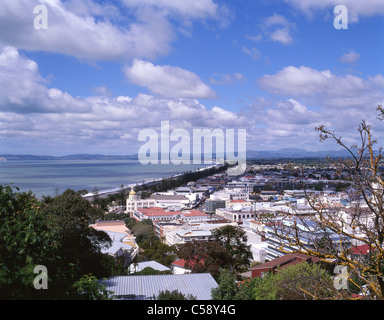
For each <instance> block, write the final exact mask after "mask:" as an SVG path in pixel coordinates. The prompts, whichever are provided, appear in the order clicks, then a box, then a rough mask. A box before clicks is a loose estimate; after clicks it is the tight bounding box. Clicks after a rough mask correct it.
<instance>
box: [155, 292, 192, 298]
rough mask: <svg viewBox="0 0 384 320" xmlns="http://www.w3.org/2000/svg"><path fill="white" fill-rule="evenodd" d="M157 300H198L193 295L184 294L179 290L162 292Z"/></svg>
mask: <svg viewBox="0 0 384 320" xmlns="http://www.w3.org/2000/svg"><path fill="white" fill-rule="evenodd" d="M156 300H196V297H195V296H193V295H191V294H187V295H185V294H183V293H181V292H180V291H178V290H173V291H169V290H165V291H160V293H159V295H158V296H157V297H156Z"/></svg>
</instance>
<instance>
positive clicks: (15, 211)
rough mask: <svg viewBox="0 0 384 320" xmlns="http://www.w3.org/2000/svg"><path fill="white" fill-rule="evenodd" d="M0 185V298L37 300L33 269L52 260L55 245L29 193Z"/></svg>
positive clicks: (40, 295)
mask: <svg viewBox="0 0 384 320" xmlns="http://www.w3.org/2000/svg"><path fill="white" fill-rule="evenodd" d="M17 191H18V189H17V188H14V187H11V186H8V185H5V186H0V221H1V223H0V239H1V240H0V299H40V298H44V297H45V294H46V291H47V290H36V289H35V288H34V286H33V283H34V278H35V277H36V276H37V274H35V273H34V268H35V266H37V265H45V264H47V262H48V260H51V259H52V258H53V255H52V248H54V247H55V246H56V242H55V239H54V237H53V234H52V232H51V230H50V229H49V228H48V226H47V219H46V217H45V216H44V215H43V214H42V213H41V212H40V210H39V205H40V203H39V202H38V201H37V200H36V198H35V197H34V196H33V194H32V193H31V192H30V193H19V192H17Z"/></svg>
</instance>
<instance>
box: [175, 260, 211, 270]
mask: <svg viewBox="0 0 384 320" xmlns="http://www.w3.org/2000/svg"><path fill="white" fill-rule="evenodd" d="M200 262H201V263H202V264H204V260H200ZM186 263H187V261H186V260H184V259H179V260H176V261H174V262H172V265H174V266H178V267H181V268H185V264H186ZM188 263H189V265H190V266H191V267H192V266H193V265H194V264H195V260H190V261H188Z"/></svg>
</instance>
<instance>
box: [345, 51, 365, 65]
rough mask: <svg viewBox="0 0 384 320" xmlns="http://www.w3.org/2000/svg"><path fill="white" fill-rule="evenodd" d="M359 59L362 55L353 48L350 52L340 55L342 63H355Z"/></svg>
mask: <svg viewBox="0 0 384 320" xmlns="http://www.w3.org/2000/svg"><path fill="white" fill-rule="evenodd" d="M359 59H360V55H359V54H358V53H356V52H355V51H353V50H351V51H349V52H348V53H345V54H343V55H342V56H341V57H340V61H341V62H342V63H355V62H357V60H359Z"/></svg>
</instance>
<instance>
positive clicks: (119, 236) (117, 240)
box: [90, 221, 139, 267]
mask: <svg viewBox="0 0 384 320" xmlns="http://www.w3.org/2000/svg"><path fill="white" fill-rule="evenodd" d="M90 227H92V228H94V229H96V230H99V231H104V232H105V233H107V234H108V236H109V238H110V239H111V240H112V245H111V246H110V247H108V248H103V249H102V250H101V252H102V253H104V254H107V255H110V256H111V257H113V258H115V259H117V260H120V261H122V263H123V265H124V267H125V266H127V265H128V264H129V263H130V262H131V261H132V260H133V259H134V258H135V257H136V256H137V254H138V252H139V246H138V245H137V244H136V241H135V237H134V236H132V235H130V234H129V230H128V228H127V227H126V226H125V223H124V221H97V222H96V223H95V224H92V225H90Z"/></svg>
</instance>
